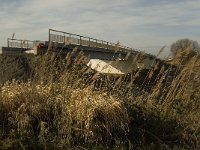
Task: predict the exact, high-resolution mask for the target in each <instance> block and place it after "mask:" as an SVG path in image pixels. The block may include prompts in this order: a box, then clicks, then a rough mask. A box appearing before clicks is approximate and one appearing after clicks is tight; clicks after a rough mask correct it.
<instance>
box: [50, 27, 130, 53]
mask: <svg viewBox="0 0 200 150" xmlns="http://www.w3.org/2000/svg"><path fill="white" fill-rule="evenodd" d="M49 42H58V43H62V44H65V45H69V44H73V45H81V46H89V47H97V48H103V49H109V50H115V49H119V50H121V51H130V50H132V49H131V48H129V47H126V46H121V45H118V44H115V43H110V42H107V41H103V40H99V39H94V38H90V37H85V36H81V35H77V34H72V33H67V32H63V31H58V30H53V29H49Z"/></svg>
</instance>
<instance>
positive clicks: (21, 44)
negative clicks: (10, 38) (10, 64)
mask: <svg viewBox="0 0 200 150" xmlns="http://www.w3.org/2000/svg"><path fill="white" fill-rule="evenodd" d="M22 42H23V40H21V48H23V47H22V44H23V43H22Z"/></svg>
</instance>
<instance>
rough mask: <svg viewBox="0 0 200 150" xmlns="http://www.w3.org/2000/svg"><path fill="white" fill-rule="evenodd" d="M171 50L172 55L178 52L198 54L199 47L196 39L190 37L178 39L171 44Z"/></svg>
mask: <svg viewBox="0 0 200 150" xmlns="http://www.w3.org/2000/svg"><path fill="white" fill-rule="evenodd" d="M171 52H172V54H173V55H174V56H176V55H177V54H180V53H187V54H191V53H193V54H195V53H197V54H199V53H200V47H199V44H198V42H197V41H193V40H190V39H180V40H178V41H176V42H175V43H173V44H172V45H171Z"/></svg>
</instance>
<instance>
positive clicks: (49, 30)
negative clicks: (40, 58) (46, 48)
mask: <svg viewBox="0 0 200 150" xmlns="http://www.w3.org/2000/svg"><path fill="white" fill-rule="evenodd" d="M50 32H51V29H49V44H50V41H51V37H50V36H51V33H50Z"/></svg>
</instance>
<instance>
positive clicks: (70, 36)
mask: <svg viewBox="0 0 200 150" xmlns="http://www.w3.org/2000/svg"><path fill="white" fill-rule="evenodd" d="M69 41H70V42H69V44H72V35H71V34H69Z"/></svg>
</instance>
